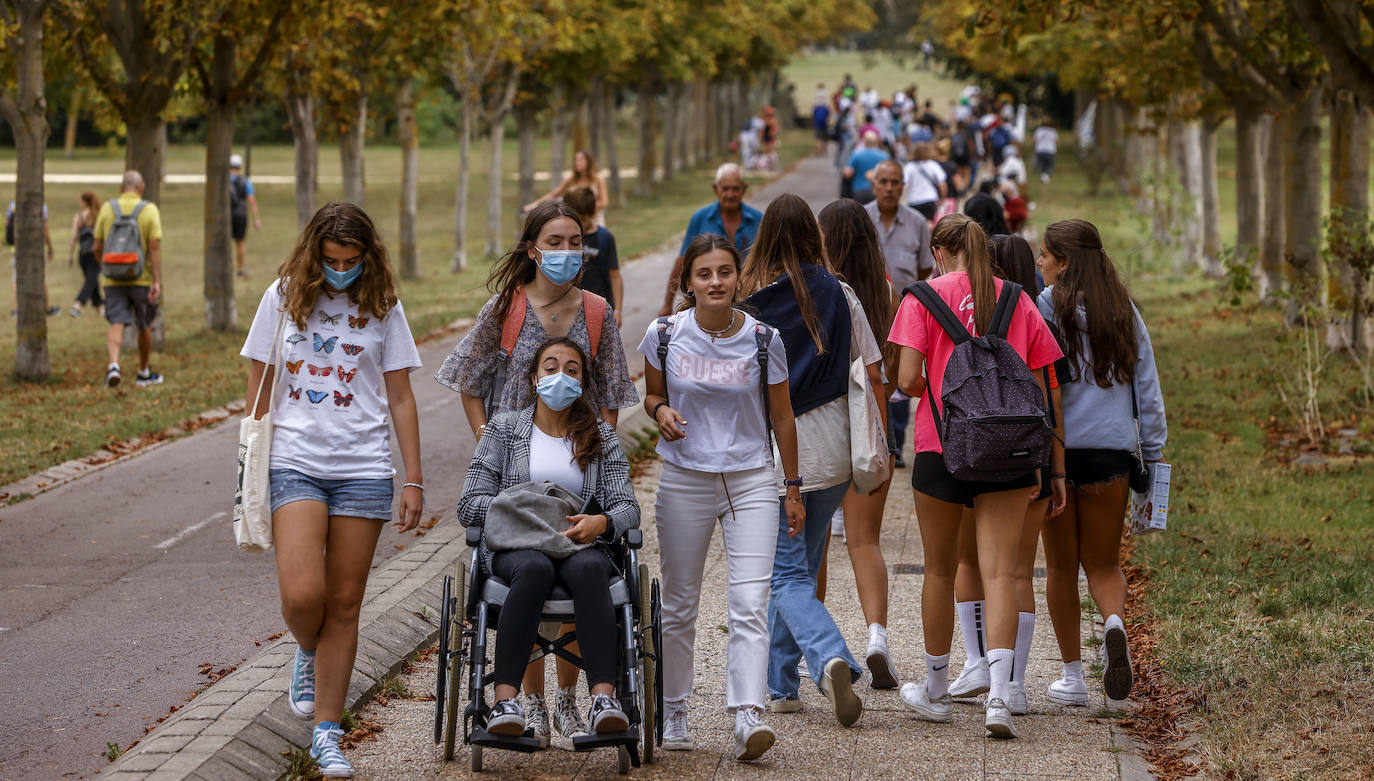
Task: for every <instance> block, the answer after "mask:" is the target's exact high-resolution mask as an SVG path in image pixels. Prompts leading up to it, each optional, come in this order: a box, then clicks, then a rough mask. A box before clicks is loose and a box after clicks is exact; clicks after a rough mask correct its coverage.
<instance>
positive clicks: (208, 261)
mask: <svg viewBox="0 0 1374 781" xmlns="http://www.w3.org/2000/svg"><path fill="white" fill-rule="evenodd" d="M236 49H237V45H236V43H235V39H234V37H233V36H232V35H228V34H220V35H216V36H215V37H214V40H213V41H211V55H210V77H209V78H210V84H209V89H208V90H207V92H208V94H207V95H206V103H207V104H208V105H207V106H206V120H205V236H204V239H203V241H204V251H205V258H204V265H205V271H204V275H205V279H204V283H203V287H204V293H205V327H206V328H207V329H209V330H211V331H233V330H235V329H236V328H238V307H237V306H235V304H234V241H233V238H232V237H231V236H230V233H229V220H230V218H229V155H230V154H232V153H233V151H234V96H233V95H232V94H231V93H232V91H233V86H234V55H235V53H236V52H235V50H236Z"/></svg>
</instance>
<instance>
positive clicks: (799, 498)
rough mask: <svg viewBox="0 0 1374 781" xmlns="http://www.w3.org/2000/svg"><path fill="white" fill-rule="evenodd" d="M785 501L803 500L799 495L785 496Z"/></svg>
mask: <svg viewBox="0 0 1374 781" xmlns="http://www.w3.org/2000/svg"><path fill="white" fill-rule="evenodd" d="M783 501H784V502H801V497H799V496H785V497H783Z"/></svg>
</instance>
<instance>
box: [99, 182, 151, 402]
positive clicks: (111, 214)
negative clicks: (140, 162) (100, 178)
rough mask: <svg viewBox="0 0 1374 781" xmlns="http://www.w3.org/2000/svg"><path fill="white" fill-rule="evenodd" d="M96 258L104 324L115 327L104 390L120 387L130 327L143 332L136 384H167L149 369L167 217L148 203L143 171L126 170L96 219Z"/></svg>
mask: <svg viewBox="0 0 1374 781" xmlns="http://www.w3.org/2000/svg"><path fill="white" fill-rule="evenodd" d="M95 256H96V257H97V258H100V259H101V270H102V273H104V275H105V319H106V320H108V321H109V322H110V330H109V332H108V333H107V334H106V335H105V350H106V352H107V353H108V355H109V358H110V365H109V367H108V368H107V369H106V371H105V385H106V386H107V387H110V388H114V387H117V386H118V385H119V383H120V370H119V352H120V349H121V348H122V347H123V346H124V329H125V328H126V327H127V326H133V327H134V328H136V329H137V330H138V374H136V375H135V376H134V384H135V385H137V386H139V387H140V388H142V387H146V386H149V385H160V384H162V375H161V374H158V373H157V372H155V371H153V368H152V366H151V365H150V364H149V359H150V357H151V354H152V351H153V330H152V329H153V320H154V319H156V318H157V308H158V302H159V301H160V300H161V296H162V216H161V214H160V213H159V212H158V209H157V204H155V203H152V202H151V201H145V200H143V175H142V174H140V173H139V172H138V171H125V172H124V176H123V178H122V179H121V180H120V184H119V197H117V198H115V199H114V200H110V201H106V202H105V203H103V204H101V205H100V214H99V215H97V216H96V219H95ZM139 266H142V270H139V268H138V267H139ZM112 269H116V270H118V269H128V270H127V271H122V272H121V271H116V273H122V274H124V275H125V276H124V278H114V277H111V270H112ZM135 272H137V273H135Z"/></svg>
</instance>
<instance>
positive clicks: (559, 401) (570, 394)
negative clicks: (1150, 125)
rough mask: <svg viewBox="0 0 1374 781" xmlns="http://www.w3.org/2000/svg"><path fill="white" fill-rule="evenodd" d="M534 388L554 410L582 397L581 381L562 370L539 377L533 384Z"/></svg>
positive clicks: (563, 407)
mask: <svg viewBox="0 0 1374 781" xmlns="http://www.w3.org/2000/svg"><path fill="white" fill-rule="evenodd" d="M534 390H535V392H537V393H538V394H539V398H541V399H543V400H544V403H545V404H546V405H548V407H549V409H551V410H553V411H555V412H561V411H562V410H565V409H567V408H568V405H569V404H572V403H573V402H574V401H577V400H578V399H580V398H582V383H580V382H578V381H577V378H576V377H569V376H568V375H566V374H564V373H563V372H559V373H557V374H546V375H544V376H543V377H540V378H539V382H536V383H535V384H534Z"/></svg>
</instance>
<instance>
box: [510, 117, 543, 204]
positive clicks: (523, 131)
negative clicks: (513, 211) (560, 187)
mask: <svg viewBox="0 0 1374 781" xmlns="http://www.w3.org/2000/svg"><path fill="white" fill-rule="evenodd" d="M515 134H516V138H517V139H518V145H517V148H516V157H517V167H518V169H519V172H520V173H519V184H518V185H517V187H516V189H517V194H516V198H517V199H519V200H518V202H519V203H520V204H521V205H524V204H527V203H529V202H530V201H533V200H534V141H535V138H536V137H537V136H538V135H539V115H538V114H536V113H535V112H534V111H532V110H530V109H529V108H528V107H527V106H525V105H521V106H517V107H516V109H515ZM521 222H522V223H523V220H521Z"/></svg>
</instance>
